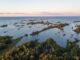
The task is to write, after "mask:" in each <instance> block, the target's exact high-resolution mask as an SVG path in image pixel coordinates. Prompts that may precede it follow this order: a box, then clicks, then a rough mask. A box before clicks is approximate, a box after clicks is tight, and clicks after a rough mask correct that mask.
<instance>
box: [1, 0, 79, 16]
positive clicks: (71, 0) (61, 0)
mask: <svg viewBox="0 0 80 60" xmlns="http://www.w3.org/2000/svg"><path fill="white" fill-rule="evenodd" d="M16 13H17V14H16ZM10 14H11V15H19V14H20V15H21V14H22V15H80V0H0V15H10Z"/></svg>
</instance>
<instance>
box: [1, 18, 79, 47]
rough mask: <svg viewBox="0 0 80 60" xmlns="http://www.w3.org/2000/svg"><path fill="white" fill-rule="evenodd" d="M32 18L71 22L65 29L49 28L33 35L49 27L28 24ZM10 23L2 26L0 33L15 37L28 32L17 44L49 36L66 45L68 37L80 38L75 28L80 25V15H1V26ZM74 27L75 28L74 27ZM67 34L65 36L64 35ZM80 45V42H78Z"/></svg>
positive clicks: (44, 38)
mask: <svg viewBox="0 0 80 60" xmlns="http://www.w3.org/2000/svg"><path fill="white" fill-rule="evenodd" d="M30 20H33V21H42V20H43V21H49V22H51V23H59V22H61V23H69V25H68V26H65V27H64V30H60V29H57V28H53V29H49V30H46V31H43V32H41V33H39V34H38V35H34V36H31V35H30V34H31V33H32V32H35V31H40V30H42V29H43V28H45V27H47V25H44V24H35V25H27V23H28V22H30ZM6 24H7V25H8V26H7V27H4V28H3V27H0V35H1V36H5V35H10V36H13V37H14V38H17V37H20V36H23V35H24V34H28V37H23V38H22V40H21V41H19V42H18V43H17V45H19V44H21V43H24V42H25V41H30V40H35V39H38V40H39V41H40V42H42V41H45V40H46V39H47V38H53V39H54V40H55V41H56V42H57V44H59V45H60V46H62V47H65V46H66V41H67V39H69V40H71V41H74V40H75V38H77V39H79V40H80V34H77V33H76V32H74V31H73V30H74V29H75V28H76V27H75V26H76V25H80V17H79V16H77V17H75V16H74V17H0V26H2V25H6ZM72 28H73V29H72ZM64 34H65V36H64ZM78 44H79V46H80V42H79V43H78Z"/></svg>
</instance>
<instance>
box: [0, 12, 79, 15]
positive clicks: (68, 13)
mask: <svg viewBox="0 0 80 60" xmlns="http://www.w3.org/2000/svg"><path fill="white" fill-rule="evenodd" d="M0 16H80V13H71V12H66V13H53V12H34V13H10V12H7V13H0Z"/></svg>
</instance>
